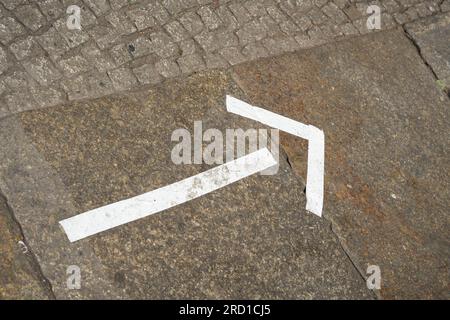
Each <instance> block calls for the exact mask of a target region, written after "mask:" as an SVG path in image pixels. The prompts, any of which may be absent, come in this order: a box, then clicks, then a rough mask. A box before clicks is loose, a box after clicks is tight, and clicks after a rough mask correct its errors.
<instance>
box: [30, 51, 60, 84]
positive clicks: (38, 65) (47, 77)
mask: <svg viewBox="0 0 450 320" xmlns="http://www.w3.org/2000/svg"><path fill="white" fill-rule="evenodd" d="M23 67H24V68H25V70H27V72H28V73H29V74H30V76H31V77H32V78H33V79H34V80H36V81H37V82H39V83H40V84H42V85H47V84H49V83H51V82H53V81H55V80H58V79H60V78H61V77H62V74H61V72H60V71H59V70H58V69H56V67H55V66H54V65H53V64H52V62H51V61H50V60H49V59H48V58H46V57H37V58H33V59H31V60H29V61H26V62H24V63H23Z"/></svg>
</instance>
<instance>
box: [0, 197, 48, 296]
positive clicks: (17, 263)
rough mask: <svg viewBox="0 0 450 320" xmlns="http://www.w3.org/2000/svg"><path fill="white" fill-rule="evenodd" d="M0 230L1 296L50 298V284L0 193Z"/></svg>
mask: <svg viewBox="0 0 450 320" xmlns="http://www.w3.org/2000/svg"><path fill="white" fill-rule="evenodd" d="M0 230H2V232H0V270H2V272H1V273H0V300H10V299H15V300H18V299H19V300H20V299H26V300H30V299H39V300H41V299H50V298H52V293H51V290H50V288H49V284H48V283H45V279H43V277H42V274H41V273H40V269H39V265H38V264H37V263H36V261H35V259H34V257H33V253H32V252H31V251H30V249H29V248H28V246H27V244H26V242H25V241H26V240H25V239H24V238H23V236H22V234H21V231H20V227H19V225H18V224H17V222H16V221H14V218H13V215H12V213H11V211H10V210H9V208H8V206H7V203H6V200H5V199H4V198H3V196H1V195H0Z"/></svg>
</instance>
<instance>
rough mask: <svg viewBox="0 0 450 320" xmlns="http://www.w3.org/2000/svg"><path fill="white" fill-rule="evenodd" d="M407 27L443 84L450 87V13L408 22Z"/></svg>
mask: <svg viewBox="0 0 450 320" xmlns="http://www.w3.org/2000/svg"><path fill="white" fill-rule="evenodd" d="M405 29H406V31H407V32H408V34H409V35H410V36H411V38H412V39H413V40H414V42H415V43H416V45H417V46H418V47H419V50H420V53H421V55H422V57H423V58H424V59H425V61H426V62H427V63H428V64H429V65H430V67H431V68H432V70H433V72H434V73H435V74H436V76H437V78H438V79H439V80H440V81H442V82H443V83H442V84H441V85H442V86H445V87H446V88H447V89H450V44H449V42H450V41H449V40H450V13H446V14H443V15H439V16H434V17H432V18H429V19H424V20H419V21H417V22H414V23H411V24H407V25H406V26H405Z"/></svg>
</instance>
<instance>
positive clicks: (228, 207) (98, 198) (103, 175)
mask: <svg viewBox="0 0 450 320" xmlns="http://www.w3.org/2000/svg"><path fill="white" fill-rule="evenodd" d="M227 93H228V94H233V95H235V96H237V97H241V98H242V99H248V97H245V96H244V95H243V93H242V92H241V91H240V90H239V88H238V87H237V86H236V84H235V83H234V81H233V80H232V79H231V77H230V76H229V75H228V74H227V73H222V72H213V73H207V74H199V75H195V76H193V77H191V78H187V79H184V80H183V81H173V82H168V83H166V84H164V85H160V86H159V87H155V88H154V89H152V90H150V91H146V92H142V93H136V94H130V95H125V96H120V97H112V98H108V99H100V100H95V101H91V102H86V103H77V104H73V105H67V106H63V107H60V108H53V109H47V110H41V111H30V112H26V113H22V114H21V115H20V117H10V118H7V119H4V120H2V122H1V123H0V139H1V140H0V141H2V143H1V144H0V155H1V157H2V159H4V161H3V162H2V164H1V166H0V188H1V190H2V191H3V193H4V194H5V195H6V196H7V198H8V201H9V203H10V206H11V208H12V210H14V213H15V216H16V217H17V219H18V221H19V222H20V223H21V225H22V228H23V232H24V234H25V236H26V238H27V239H28V241H29V244H30V247H31V249H32V250H33V252H34V254H35V255H36V257H37V259H38V261H39V263H40V265H41V268H42V272H43V273H44V274H45V276H46V277H47V279H49V281H50V282H51V284H52V287H53V291H54V294H55V295H56V297H57V298H139V299H142V298H239V299H240V298H274V299H277V298H279V299H281V298H294V299H297V298H299V299H310V298H334V299H338V298H355V299H367V298H373V297H374V296H373V293H372V292H370V291H369V290H368V289H367V287H366V284H365V281H364V280H363V278H362V277H361V276H360V275H359V273H358V272H357V270H356V269H355V268H354V267H353V265H352V263H351V261H350V260H349V259H348V258H347V256H346V255H345V252H344V251H343V249H342V248H341V246H340V244H339V241H338V239H337V237H336V236H335V235H334V234H333V232H332V230H331V228H330V224H329V223H328V222H327V221H326V220H323V219H320V218H319V217H316V216H314V215H312V214H310V213H308V212H306V211H305V209H304V208H305V197H304V193H303V189H304V183H303V182H302V180H301V179H299V178H298V177H297V176H296V175H295V174H293V172H292V169H291V168H290V167H289V165H288V163H287V161H286V159H285V157H283V156H282V157H281V161H280V169H279V173H278V174H277V175H274V176H261V175H254V176H251V177H249V178H247V179H244V180H242V181H239V182H237V183H235V184H233V185H230V186H227V187H225V188H223V189H221V190H218V191H216V192H213V193H211V194H208V195H206V196H204V197H202V198H199V199H196V200H193V201H191V202H189V203H186V204H183V205H180V206H177V207H174V208H172V209H170V210H167V211H165V212H163V213H160V214H156V215H153V216H150V217H147V218H144V219H141V220H139V221H135V222H133V223H129V224H127V225H123V226H120V227H117V228H115V229H112V230H110V231H107V232H104V233H101V234H97V235H94V236H92V237H90V238H87V239H84V240H80V241H78V242H75V243H69V241H68V240H67V238H66V237H65V234H64V233H63V231H62V230H61V229H60V227H59V226H58V221H60V220H61V219H64V218H68V217H71V216H74V215H76V214H78V213H81V212H84V211H86V210H89V209H93V208H95V207H98V206H102V205H106V204H109V203H112V202H115V201H118V200H122V199H125V198H128V197H131V196H134V195H138V194H142V193H144V192H147V191H151V190H153V189H156V188H159V187H162V186H165V185H167V184H170V183H173V182H175V181H178V180H181V179H183V178H186V177H189V176H191V175H194V174H196V173H199V172H202V171H205V170H207V169H208V168H209V167H210V166H207V165H175V164H174V163H173V162H172V161H171V158H170V155H171V150H172V148H173V146H174V145H175V143H174V142H171V140H170V138H171V134H172V132H173V130H175V129H178V128H187V129H188V130H190V131H191V132H192V130H193V124H194V121H195V120H203V123H204V127H205V128H208V127H209V128H218V129H220V130H224V129H225V128H239V127H242V128H244V129H246V128H250V127H255V126H256V124H255V123H252V122H250V121H247V120H245V119H239V118H237V117H235V116H234V115H230V114H227V113H226V111H225V105H224V104H225V94H227ZM283 155H284V154H283ZM70 265H77V266H79V267H80V269H81V276H82V280H81V289H80V290H69V289H68V288H67V286H66V280H67V275H66V269H67V267H68V266H70Z"/></svg>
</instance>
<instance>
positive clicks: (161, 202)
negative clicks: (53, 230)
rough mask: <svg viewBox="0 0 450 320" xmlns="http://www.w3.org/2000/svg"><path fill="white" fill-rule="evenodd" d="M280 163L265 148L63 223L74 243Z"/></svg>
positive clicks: (61, 222)
mask: <svg viewBox="0 0 450 320" xmlns="http://www.w3.org/2000/svg"><path fill="white" fill-rule="evenodd" d="M276 164H277V162H276V160H275V159H274V158H273V156H272V154H271V153H270V151H269V150H267V148H263V149H260V150H258V151H256V152H253V153H250V154H248V155H246V156H244V157H241V158H238V159H236V160H234V161H230V162H228V163H225V164H223V165H221V166H218V167H215V168H213V169H210V170H208V171H205V172H202V173H200V174H197V175H195V176H192V177H189V178H187V179H184V180H181V181H178V182H175V183H173V184H170V185H168V186H165V187H162V188H160V189H156V190H153V191H151V192H148V193H144V194H142V195H140V196H136V197H133V198H130V199H128V200H122V201H119V202H116V203H113V204H110V205H107V206H104V207H101V208H97V209H94V210H91V211H87V212H85V213H82V214H79V215H77V216H74V217H72V218H68V219H66V220H62V221H60V222H59V223H60V224H61V225H62V227H63V229H64V231H65V232H66V234H67V237H68V238H69V240H70V241H71V242H74V241H77V240H80V239H83V238H86V237H89V236H91V235H94V234H96V233H99V232H102V231H105V230H108V229H111V228H114V227H117V226H120V225H122V224H125V223H128V222H131V221H135V220H138V219H141V218H144V217H147V216H149V215H152V214H155V213H158V212H161V211H163V210H166V209H169V208H171V207H174V206H177V205H179V204H182V203H184V202H187V201H190V200H193V199H195V198H198V197H200V196H203V195H205V194H207V193H210V192H212V191H214V190H217V189H220V188H223V187H225V186H226V185H229V184H231V183H233V182H236V181H238V180H241V179H243V178H246V177H248V176H250V175H252V174H255V173H258V172H260V171H263V170H266V169H268V168H270V167H272V166H274V165H276Z"/></svg>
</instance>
